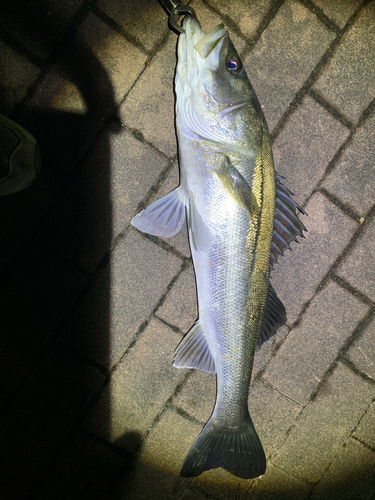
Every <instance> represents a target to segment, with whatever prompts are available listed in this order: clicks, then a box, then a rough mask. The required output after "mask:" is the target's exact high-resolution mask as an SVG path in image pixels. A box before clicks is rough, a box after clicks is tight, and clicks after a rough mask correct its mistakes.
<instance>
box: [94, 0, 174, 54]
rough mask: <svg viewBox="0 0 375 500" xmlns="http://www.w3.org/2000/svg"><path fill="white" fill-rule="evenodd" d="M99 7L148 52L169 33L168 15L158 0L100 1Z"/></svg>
mask: <svg viewBox="0 0 375 500" xmlns="http://www.w3.org/2000/svg"><path fill="white" fill-rule="evenodd" d="M97 5H98V7H99V8H100V9H101V10H102V11H103V12H105V13H106V14H107V15H108V16H109V17H111V18H112V19H113V20H114V21H115V22H116V23H117V24H118V25H120V26H121V28H122V29H123V30H124V32H125V33H126V34H127V35H128V36H129V37H130V38H132V39H134V40H135V42H137V43H140V44H142V46H143V47H144V48H145V49H146V50H148V51H152V50H153V49H154V47H155V45H156V44H158V43H160V41H161V40H162V38H163V37H164V36H165V35H166V34H167V33H168V25H167V20H168V18H167V14H166V13H165V11H164V10H163V9H162V8H161V6H160V4H159V3H158V2H156V0H152V1H150V0H138V1H137V2H121V1H119V0H99V1H98V2H97Z"/></svg>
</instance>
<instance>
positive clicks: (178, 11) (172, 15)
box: [159, 0, 197, 34]
mask: <svg viewBox="0 0 375 500" xmlns="http://www.w3.org/2000/svg"><path fill="white" fill-rule="evenodd" d="M159 3H160V5H161V6H162V7H163V9H164V10H165V12H166V13H167V14H168V16H169V24H170V26H171V28H172V29H173V31H174V32H175V33H177V34H180V33H185V30H184V29H183V28H181V26H179V25H178V24H177V17H178V16H182V15H184V14H190V15H192V16H194V17H197V15H196V13H195V10H194V9H193V7H190V5H185V4H183V3H181V2H179V1H178V0H159Z"/></svg>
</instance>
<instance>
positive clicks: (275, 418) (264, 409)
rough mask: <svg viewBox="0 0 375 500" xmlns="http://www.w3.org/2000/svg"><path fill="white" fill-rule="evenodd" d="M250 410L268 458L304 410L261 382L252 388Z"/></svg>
mask: <svg viewBox="0 0 375 500" xmlns="http://www.w3.org/2000/svg"><path fill="white" fill-rule="evenodd" d="M249 409H250V415H251V418H252V420H253V422H254V425H255V429H256V431H257V433H258V435H259V437H260V440H261V442H262V445H263V448H264V451H265V453H266V455H267V456H270V455H271V454H272V453H273V451H274V450H275V449H276V448H277V446H278V444H279V443H280V441H281V439H282V438H283V437H284V435H285V433H286V432H287V430H288V429H289V428H290V427H291V426H292V425H293V423H294V420H295V418H296V417H297V416H298V414H299V413H300V412H301V410H302V408H301V407H300V406H299V405H298V404H296V403H295V402H294V401H291V400H290V399H288V398H286V397H285V396H283V395H282V394H280V393H279V392H277V391H275V390H274V389H272V388H270V387H267V386H265V385H264V384H262V383H261V382H255V383H254V384H253V385H252V386H251V388H250V395H249Z"/></svg>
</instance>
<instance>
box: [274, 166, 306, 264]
mask: <svg viewBox="0 0 375 500" xmlns="http://www.w3.org/2000/svg"><path fill="white" fill-rule="evenodd" d="M283 179H284V177H282V176H281V175H278V174H276V207H275V222H274V229H273V238H272V245H271V255H270V268H271V269H272V268H273V266H274V264H275V263H277V261H278V259H279V257H280V255H284V251H285V250H287V249H288V250H291V248H290V246H289V244H290V242H291V241H297V236H302V238H304V235H303V231H307V229H306V228H305V226H304V225H303V224H302V222H301V221H300V219H299V218H298V215H297V213H298V212H300V213H301V214H305V215H307V214H306V212H305V211H304V210H303V209H302V208H301V207H300V206H299V205H298V203H296V202H295V201H294V200H293V198H292V196H293V193H292V192H291V191H289V189H288V188H287V187H285V186H284V184H283V183H282V180H283ZM297 243H298V241H297Z"/></svg>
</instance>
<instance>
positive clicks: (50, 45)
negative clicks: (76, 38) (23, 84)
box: [0, 0, 84, 59]
mask: <svg viewBox="0 0 375 500" xmlns="http://www.w3.org/2000/svg"><path fill="white" fill-rule="evenodd" d="M83 3H84V2H83V0H66V1H64V2H63V3H61V2H56V1H55V0H46V1H43V2H38V8H35V4H34V3H30V2H29V1H28V0H16V1H13V2H1V7H0V29H1V30H2V31H3V32H5V33H7V35H10V36H11V37H12V38H15V39H16V40H17V41H18V42H20V43H21V44H22V45H23V46H24V47H26V48H27V49H28V50H29V51H30V52H33V53H34V54H36V55H37V56H38V57H41V58H43V59H47V57H48V56H49V55H50V53H51V51H52V50H53V49H54V48H55V47H56V45H58V43H59V42H61V38H62V37H63V35H64V34H65V32H66V30H67V28H68V27H69V24H70V23H71V21H72V20H73V18H74V17H75V15H76V14H77V11H78V10H79V9H80V8H81V6H82V4H83Z"/></svg>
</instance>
